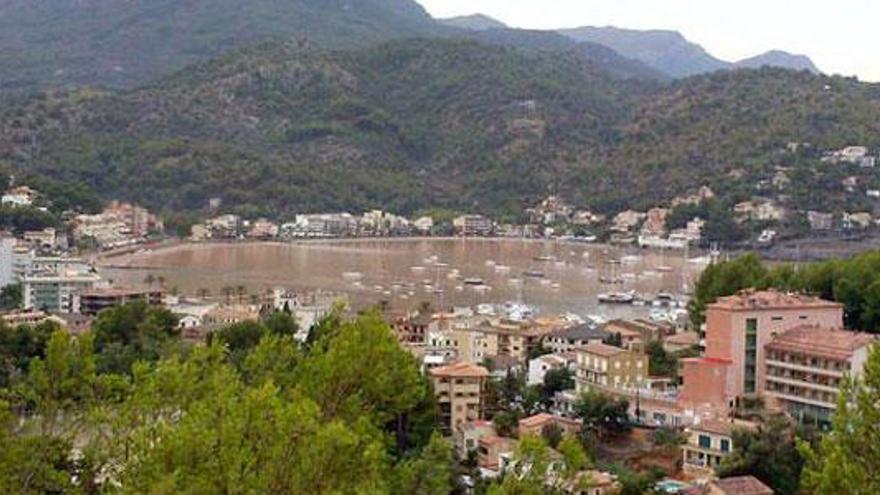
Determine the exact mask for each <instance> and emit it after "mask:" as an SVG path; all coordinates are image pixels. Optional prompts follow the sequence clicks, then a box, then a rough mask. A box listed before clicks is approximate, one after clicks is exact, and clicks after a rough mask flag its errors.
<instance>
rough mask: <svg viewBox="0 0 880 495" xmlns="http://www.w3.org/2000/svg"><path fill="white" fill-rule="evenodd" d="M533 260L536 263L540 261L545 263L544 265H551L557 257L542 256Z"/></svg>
mask: <svg viewBox="0 0 880 495" xmlns="http://www.w3.org/2000/svg"><path fill="white" fill-rule="evenodd" d="M532 259H533V260H535V261H540V262H544V263H549V262H551V261H556V256H550V255H546V254H542V255H540V256H535V257H534V258H532Z"/></svg>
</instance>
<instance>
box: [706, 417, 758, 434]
mask: <svg viewBox="0 0 880 495" xmlns="http://www.w3.org/2000/svg"><path fill="white" fill-rule="evenodd" d="M754 428H755V424H754V423H749V422H747V421H734V420H726V421H724V420H719V419H703V420H701V421H700V423H699V424H695V425H693V426H691V429H692V430H695V431H706V432H709V433H714V434H716V435H730V434H731V433H733V431H734V430H738V429H748V430H751V429H754Z"/></svg>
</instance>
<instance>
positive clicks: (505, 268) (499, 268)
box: [495, 265, 510, 273]
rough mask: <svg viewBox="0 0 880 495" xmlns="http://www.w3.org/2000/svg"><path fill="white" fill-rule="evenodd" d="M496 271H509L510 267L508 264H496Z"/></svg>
mask: <svg viewBox="0 0 880 495" xmlns="http://www.w3.org/2000/svg"><path fill="white" fill-rule="evenodd" d="M495 272H496V273H509V272H510V267H509V266H507V265H495Z"/></svg>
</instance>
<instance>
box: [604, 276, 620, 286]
mask: <svg viewBox="0 0 880 495" xmlns="http://www.w3.org/2000/svg"><path fill="white" fill-rule="evenodd" d="M599 282H601V283H603V284H612V285H619V284H622V283H623V279H622V278H620V277H606V276H604V275H603V276H601V277H599Z"/></svg>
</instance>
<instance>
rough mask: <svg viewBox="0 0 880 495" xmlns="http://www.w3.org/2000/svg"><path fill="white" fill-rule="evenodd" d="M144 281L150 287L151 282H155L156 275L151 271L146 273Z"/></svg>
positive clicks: (151, 285) (151, 286)
mask: <svg viewBox="0 0 880 495" xmlns="http://www.w3.org/2000/svg"><path fill="white" fill-rule="evenodd" d="M144 283H145V284H147V286H149V287H150V288H151V289H152V288H153V284H154V283H156V277H155V276H154V275H153V274H152V273H148V274H147V276H146V277H144Z"/></svg>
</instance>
